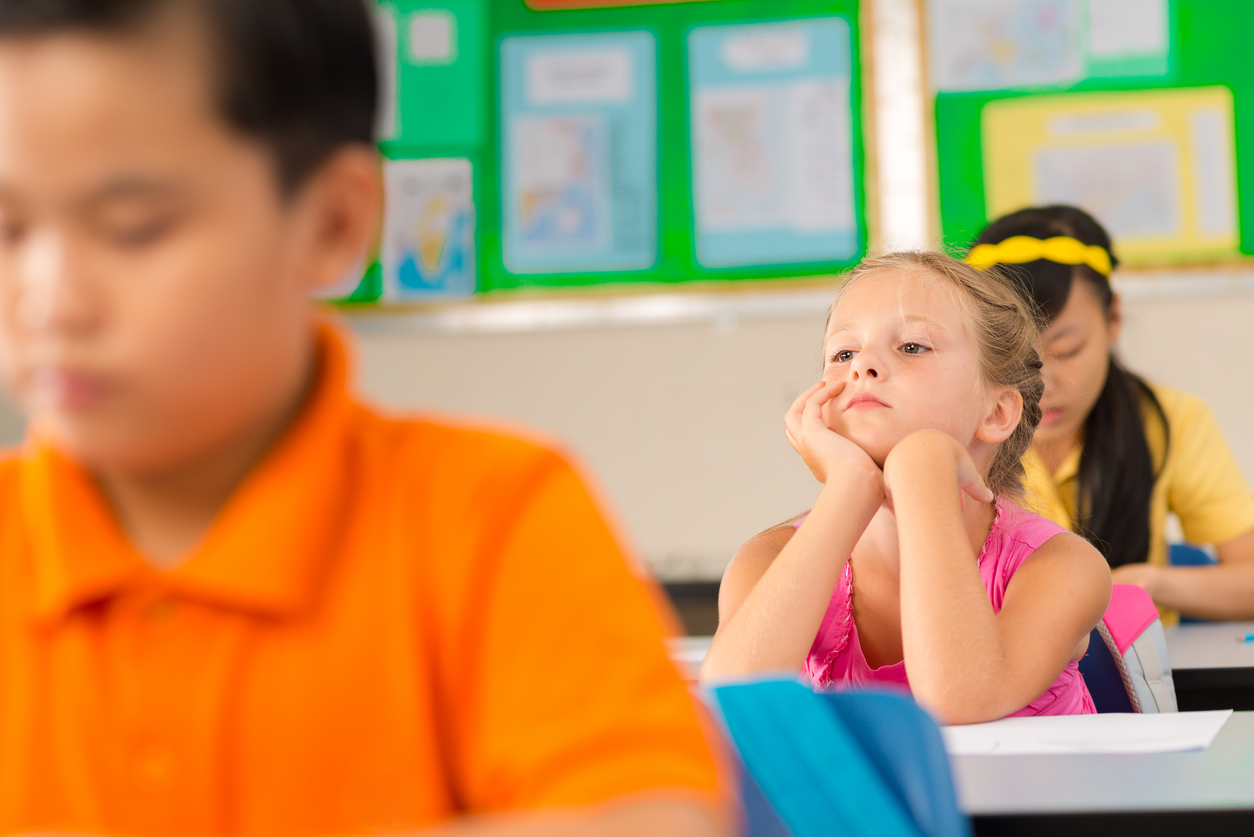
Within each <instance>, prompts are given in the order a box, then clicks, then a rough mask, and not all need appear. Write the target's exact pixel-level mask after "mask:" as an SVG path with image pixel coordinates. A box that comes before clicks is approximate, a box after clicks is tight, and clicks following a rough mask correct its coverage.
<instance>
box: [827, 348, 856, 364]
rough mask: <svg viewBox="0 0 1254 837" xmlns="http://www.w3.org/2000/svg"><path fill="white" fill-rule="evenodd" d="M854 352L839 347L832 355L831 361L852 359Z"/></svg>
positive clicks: (841, 361)
mask: <svg viewBox="0 0 1254 837" xmlns="http://www.w3.org/2000/svg"><path fill="white" fill-rule="evenodd" d="M853 355H854V352H853V350H852V349H841V350H840V351H839V352H837V353H836V354H834V355H832V363H848V362H849V361H851V360H853Z"/></svg>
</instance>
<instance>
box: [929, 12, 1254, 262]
mask: <svg viewBox="0 0 1254 837" xmlns="http://www.w3.org/2000/svg"><path fill="white" fill-rule="evenodd" d="M937 2H938V0H929V3H930V4H931V5H930V11H931V12H932V14H933V18H932V20H931V23H932V24H933V27H934V29H933V33H932V36H933V37H936V36H937V35H938V34H941V35H943V34H944V33H943V32H942V33H938V32H936V31H935V26H937V25H940V26H942V27H943V26H944V25H945V24H944V23H943V22H940V23H939V24H938V23H937V20H936V15H937V14H938V13H940V12H941V11H943V9H941V8H939V7H938V6H937V5H936V4H937ZM945 2H946V0H939V5H940V6H944V5H945ZM948 2H949V3H950V4H952V3H954V2H960V0H948ZM1014 3H1015V4H1016V5H1018V6H1019V7H1021V8H1024V9H1026V7H1027V4H1026V3H1023V2H1021V0H1014ZM1010 5H1011V4H1009V3H1008V4H1007V6H1006V8H1009V6H1010ZM1036 5H1037V6H1038V7H1039V6H1042V5H1044V3H1037V4H1036ZM1123 5H1125V6H1126V5H1127V4H1123ZM1141 5H1142V6H1144V7H1146V8H1152V7H1157V9H1159V10H1160V11H1161V13H1162V15H1163V17H1164V19H1165V30H1164V32H1163V34H1162V36H1161V37H1160V38H1158V40H1157V41H1155V40H1154V35H1153V33H1152V32H1151V35H1150V38H1149V40H1150V41H1151V42H1154V43H1156V46H1155V47H1154V48H1155V49H1156V50H1157V54H1156V55H1153V56H1150V57H1149V58H1145V59H1142V60H1135V61H1133V60H1129V61H1125V62H1122V63H1119V62H1114V63H1111V62H1107V63H1106V64H1103V63H1102V62H1100V61H1097V62H1095V61H1093V60H1091V59H1090V60H1088V62H1087V64H1086V63H1085V62H1084V61H1083V60H1082V56H1081V59H1080V60H1077V62H1076V65H1075V68H1073V69H1074V71H1075V72H1076V74H1077V75H1078V76H1079V77H1078V78H1075V79H1073V80H1069V81H1067V82H1065V83H1053V84H1038V85H1027V84H1024V85H1022V86H1015V87H1007V88H1006V89H993V90H951V91H944V90H942V92H939V93H938V94H937V95H936V99H935V109H936V110H935V116H936V133H937V143H938V155H937V159H938V167H939V194H940V214H941V223H942V230H943V233H944V236H945V240H946V243H947V244H949V245H951V246H956V247H962V246H966V245H968V244H969V243H970V242H971V241H972V240H973V238H974V237H975V236H976V235H977V234H978V233H979V231H980V230H981V229H982V228H983V226H984V225H985V223H986V222H987V221H988V220H990V218H991V217H995V216H996V215H997V214H999V213H1001V212H1004V211H1008V210H1011V209H1014V208H1017V206H1021V205H1024V204H1027V203H1033V202H1050V198H1051V196H1053V197H1054V198H1055V199H1057V195H1058V194H1059V193H1060V192H1061V193H1062V194H1064V195H1065V194H1066V188H1068V187H1067V186H1066V184H1065V183H1061V185H1060V182H1059V181H1065V180H1066V179H1067V178H1068V177H1069V178H1071V179H1072V180H1073V181H1077V182H1076V183H1075V184H1073V186H1072V187H1071V188H1073V190H1074V191H1077V192H1078V193H1080V194H1084V193H1085V189H1086V188H1087V189H1088V190H1089V191H1088V194H1091V195H1093V196H1094V202H1095V203H1097V204H1100V205H1101V206H1099V207H1096V210H1101V211H1095V214H1097V215H1098V217H1099V220H1102V221H1103V222H1105V223H1106V224H1107V225H1108V226H1109V227H1111V229H1112V232H1114V233H1115V238H1116V244H1117V245H1119V248H1120V250H1121V251H1126V252H1127V253H1129V254H1131V256H1132V258H1130V259H1125V261H1129V262H1131V263H1142V264H1165V263H1172V262H1187V261H1197V260H1215V259H1223V258H1235V257H1239V256H1240V254H1242V253H1246V254H1248V253H1254V177H1251V176H1250V173H1251V172H1254V68H1252V65H1251V62H1250V56H1249V53H1250V46H1249V38H1248V33H1249V32H1251V31H1254V3H1249V2H1247V0H1158V2H1157V3H1153V2H1144V3H1141ZM1090 8H1093V9H1097V8H1099V7H1098V5H1097V3H1096V0H1090ZM1111 8H1114V4H1111ZM1094 13H1096V12H1094ZM1102 23H1103V25H1106V26H1107V27H1108V29H1110V30H1111V31H1113V32H1114V33H1115V34H1114V37H1116V38H1117V37H1118V35H1119V31H1120V30H1119V29H1118V26H1120V25H1122V24H1124V23H1128V24H1130V25H1135V24H1136V21H1130V22H1129V21H1122V22H1121V21H1118V20H1112V21H1103V22H1102ZM1038 31H1039V30H1038ZM1097 37H1098V36H1096V35H1095V36H1090V37H1089V41H1096V40H1097ZM1103 37H1109V36H1103ZM1084 46H1085V43H1083V42H1082V43H1081V47H1084ZM1081 52H1082V49H1081ZM953 66H959V67H960V69H961V65H959V64H958V62H957V61H956V60H955V61H954V62H953ZM973 66H974V64H973V63H968V64H967V65H965V67H966V68H967V69H970V68H971V67H973ZM1029 69H1033V68H1029ZM1035 69H1037V70H1039V69H1040V67H1039V66H1038V67H1036V68H1035ZM1045 69H1046V70H1047V71H1049V72H1060V70H1059V68H1058V67H1052V68H1045ZM1066 71H1067V70H1066V68H1063V69H1062V70H1061V72H1066ZM1024 72H1025V73H1026V72H1027V70H1025V71H1024ZM945 74H946V70H945V68H944V67H942V68H941V71H940V72H938V71H937V70H936V68H935V66H933V77H934V78H935V77H936V76H938V75H939V76H942V79H941V81H940V83H939V86H942V87H943V86H944V85H945V84H946V83H951V84H958V85H960V84H961V83H962V82H963V79H962V78H961V77H957V81H956V82H951V81H950V80H949V79H948V78H945ZM954 75H955V76H958V75H959V74H957V73H955V74H954ZM969 75H970V76H971V77H972V78H974V81H972V82H971V84H970V86H971V87H978V86H979V79H978V78H977V77H976V73H975V72H974V71H972V72H971V73H969ZM1033 131H1035V132H1036V135H1035V136H1036V137H1037V138H1036V139H1034V137H1033V135H1032V132H1033ZM1086 134H1087V135H1088V136H1090V137H1091V138H1092V139H1091V141H1090V140H1086V139H1085V136H1086ZM1042 137H1043V139H1041V138H1042ZM1086 143H1087V145H1086ZM1084 166H1088V167H1089V168H1090V171H1089V172H1087V173H1086V170H1085V169H1084ZM1137 166H1141V167H1142V168H1141V169H1140V172H1142V173H1143V176H1138V174H1137V173H1138V169H1137V168H1136V167H1137ZM1103 167H1104V168H1105V169H1106V171H1103ZM1116 169H1118V170H1119V172H1123V174H1121V175H1120V174H1110V173H1108V172H1111V171H1114V170H1116ZM1090 174H1091V175H1093V176H1092V177H1089V175H1090ZM1120 176H1122V177H1123V178H1124V179H1125V180H1126V181H1127V182H1121V181H1120V180H1119V177H1120ZM1086 177H1088V178H1089V180H1088V182H1087V183H1085V182H1081V181H1082V179H1083V178H1086ZM1107 177H1109V178H1112V180H1111V182H1112V183H1115V184H1118V185H1117V186H1116V187H1112V188H1109V189H1106V191H1105V192H1101V191H1094V190H1095V189H1099V187H1096V186H1094V185H1093V184H1094V183H1097V182H1099V181H1102V179H1103V178H1107ZM1033 197H1034V198H1035V199H1032V198H1033ZM1085 208H1089V209H1095V208H1094V207H1092V206H1086V207H1085ZM1103 215H1106V216H1112V217H1103ZM1121 230H1122V233H1121ZM1121 235H1122V240H1121Z"/></svg>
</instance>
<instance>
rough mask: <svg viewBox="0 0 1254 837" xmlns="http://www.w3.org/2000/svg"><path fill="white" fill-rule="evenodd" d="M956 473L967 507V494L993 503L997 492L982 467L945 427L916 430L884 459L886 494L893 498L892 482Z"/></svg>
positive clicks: (960, 493) (889, 499)
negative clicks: (980, 467) (987, 481)
mask: <svg viewBox="0 0 1254 837" xmlns="http://www.w3.org/2000/svg"><path fill="white" fill-rule="evenodd" d="M950 469H952V471H950V472H951V473H952V474H953V478H954V480H955V481H956V483H957V487H958V499H959V503H960V505H961V506H962V508H963V509H965V508H966V505H967V502H966V498H967V495H970V496H971V499H973V500H975V501H976V502H979V503H991V502H993V500H994V499H995V495H994V494H993V492H992V491H991V490H990V489H989V487H988V486H987V485H985V484H984V477H983V475H982V474H980V469H979V468H977V467H976V466H975V461H974V460H972V459H971V454H970V453H968V452H967V449H966V448H964V447H963V446H962V445H960V444H958V440H957V439H955V438H954V437H953V436H950V435H949V434H948V433H946V432H944V431H943V430H917V431H915V432H914V433H911V434H910V435H909V436H907V437H906V438H904V439H902V440H901V441H900V442H898V443H897V445H896V447H894V448H893V449H892V450H891V451H890V452H889V454H888V458H887V459H885V460H884V496H885V497H886V498H887V500H888V503H889V505H890V506H891V505H892V501H893V484H894V483H896V484H897V485H904V484H907V483H909V482H911V481H913V480H916V479H924V480H936V479H938V478H943V477H944V475H945V473H946V471H949V470H950Z"/></svg>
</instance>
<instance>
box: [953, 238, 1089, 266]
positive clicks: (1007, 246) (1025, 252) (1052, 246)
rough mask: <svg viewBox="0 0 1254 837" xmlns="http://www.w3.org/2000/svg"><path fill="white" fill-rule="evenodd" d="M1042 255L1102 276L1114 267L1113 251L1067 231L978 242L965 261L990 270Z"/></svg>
mask: <svg viewBox="0 0 1254 837" xmlns="http://www.w3.org/2000/svg"><path fill="white" fill-rule="evenodd" d="M1040 259H1048V260H1049V261H1051V262H1057V263H1058V264H1082V265H1087V266H1089V267H1091V268H1093V269H1094V270H1096V271H1097V272H1098V273H1100V274H1101V275H1103V276H1109V275H1110V270H1111V268H1110V253H1108V252H1106V249H1105V248H1104V247H1098V246H1097V245H1096V244H1084V243H1083V242H1080V241H1076V240H1075V239H1074V238H1070V237H1068V236H1065V235H1060V236H1056V237H1054V238H1046V239H1044V240H1041V239H1039V238H1032V237H1031V236H1026V235H1016V236H1012V237H1010V238H1007V239H1006V240H1005V241H1003V242H1001V243H1000V244H977V245H976V246H975V247H972V248H971V252H970V253H968V254H967V257H966V259H964V261H966V263H967V264H969V265H971V266H972V267H974V268H975V269H976V270H988V269H989V268H990V267H992V266H993V265H995V264H1026V263H1027V262H1034V261H1038V260H1040Z"/></svg>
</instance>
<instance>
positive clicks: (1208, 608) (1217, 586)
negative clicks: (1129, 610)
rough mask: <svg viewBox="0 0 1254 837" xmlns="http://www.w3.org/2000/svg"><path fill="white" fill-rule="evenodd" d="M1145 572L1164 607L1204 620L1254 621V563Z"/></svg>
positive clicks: (1152, 592)
mask: <svg viewBox="0 0 1254 837" xmlns="http://www.w3.org/2000/svg"><path fill="white" fill-rule="evenodd" d="M1146 570H1147V573H1148V578H1149V580H1148V583H1146V585H1145V586H1146V588H1147V589H1148V590H1149V593H1150V595H1151V596H1153V597H1154V601H1155V602H1157V603H1158V604H1160V605H1162V606H1163V607H1170V608H1174V609H1176V610H1180V611H1183V612H1184V613H1187V614H1189V615H1190V616H1197V617H1200V618H1202V619H1229V620H1248V619H1254V563H1245V562H1242V563H1233V564H1226V563H1225V564H1217V565H1216V566H1213V567H1146ZM1118 580H1119V579H1118V578H1116V581H1118Z"/></svg>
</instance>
